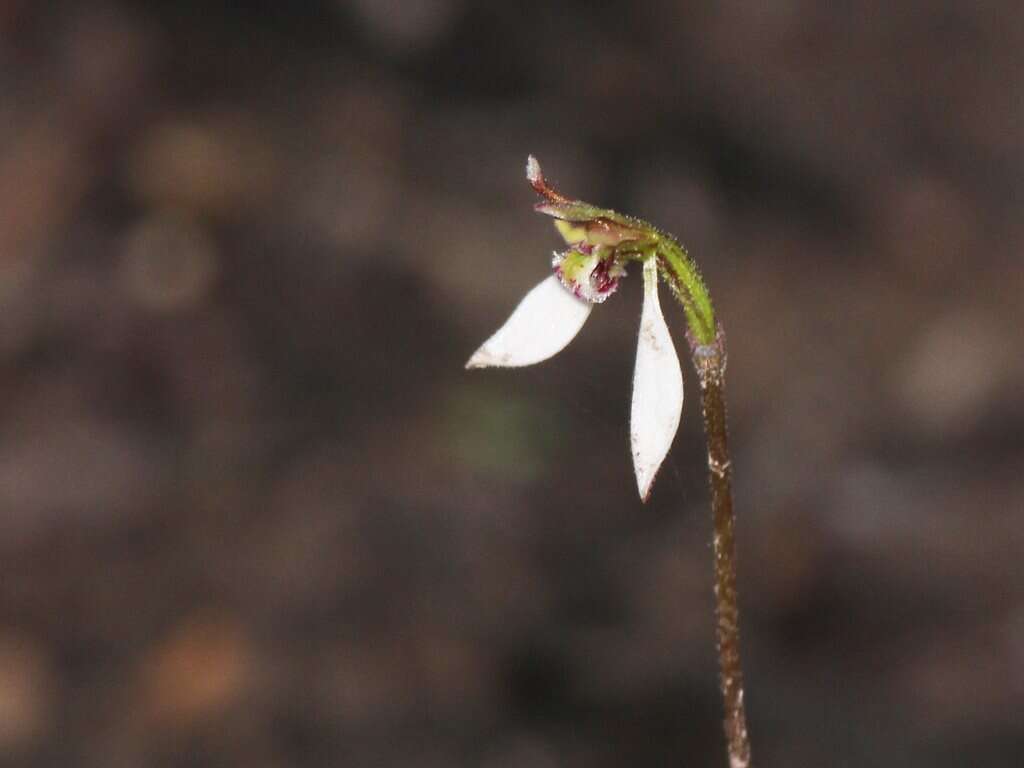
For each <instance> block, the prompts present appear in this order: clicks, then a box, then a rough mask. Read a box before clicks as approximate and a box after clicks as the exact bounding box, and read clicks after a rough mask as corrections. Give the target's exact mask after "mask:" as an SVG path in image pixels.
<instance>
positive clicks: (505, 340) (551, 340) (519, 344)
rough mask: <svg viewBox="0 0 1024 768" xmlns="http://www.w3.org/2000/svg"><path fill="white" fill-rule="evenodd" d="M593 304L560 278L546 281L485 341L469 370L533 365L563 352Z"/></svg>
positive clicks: (472, 358)
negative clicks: (565, 284)
mask: <svg viewBox="0 0 1024 768" xmlns="http://www.w3.org/2000/svg"><path fill="white" fill-rule="evenodd" d="M593 306H594V305H593V304H590V303H589V302H586V301H582V300H580V299H577V298H576V297H575V296H573V295H572V294H571V293H570V292H569V291H568V290H566V289H565V288H564V287H563V286H562V283H561V282H560V281H559V279H558V277H556V276H555V275H551V277H549V278H547V279H546V280H544V281H543V282H542V283H540V285H538V286H537V287H536V288H534V289H533V290H532V291H530V292H529V293H528V294H526V297H525V298H524V299H523V300H522V301H521V302H519V306H518V307H516V308H515V311H514V312H513V313H512V316H511V317H509V319H508V320H506V321H505V324H504V325H503V326H501V328H499V329H498V330H497V331H496V332H495V334H494V335H493V336H491V338H489V339H488V340H487V341H485V342H484V344H483V346H482V347H480V349H478V350H477V351H476V352H475V353H474V354H473V356H472V357H471V358H470V359H469V362H468V363H466V367H467V368H486V367H488V366H492V365H496V366H504V367H507V368H514V367H518V366H522V365H533V364H534V363H539V362H541V361H542V360H547V359H548V358H549V357H551V356H552V355H555V354H557V353H558V352H561V351H562V350H563V349H565V346H566V345H567V344H568V343H569V342H570V341H572V340H573V338H574V337H575V336H576V334H577V333H579V331H580V328H582V327H583V323H584V322H586V320H587V318H588V317H589V316H590V310H591V309H593Z"/></svg>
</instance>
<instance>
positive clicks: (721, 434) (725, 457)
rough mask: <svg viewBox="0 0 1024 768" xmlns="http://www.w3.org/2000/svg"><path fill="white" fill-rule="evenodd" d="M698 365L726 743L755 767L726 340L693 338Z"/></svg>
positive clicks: (735, 765) (735, 758) (739, 766)
mask: <svg viewBox="0 0 1024 768" xmlns="http://www.w3.org/2000/svg"><path fill="white" fill-rule="evenodd" d="M690 347H691V351H692V353H693V363H694V366H695V367H696V369H697V374H698V376H699V377H700V389H701V406H702V410H703V413H704V434H705V436H706V439H707V444H708V475H709V478H710V480H711V510H712V515H713V517H714V523H715V537H714V550H715V618H716V620H717V621H716V635H717V637H716V640H717V645H718V665H719V681H720V684H721V688H722V697H723V699H724V700H725V723H724V725H725V739H726V744H727V747H728V750H729V765H730V768H749V766H750V739H749V737H748V735H747V717H746V712H745V710H744V706H743V669H742V665H741V664H740V608H739V601H738V599H737V594H736V538H735V533H734V529H735V524H736V516H735V514H734V512H733V508H732V460H731V459H730V457H729V442H728V437H727V434H726V422H725V364H726V355H725V336H724V334H723V333H722V330H721V328H719V329H718V335H717V337H716V339H715V342H714V343H713V344H701V343H700V342H699V341H698V340H696V339H693V338H692V337H691V341H690Z"/></svg>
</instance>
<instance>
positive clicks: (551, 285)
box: [466, 155, 750, 768]
mask: <svg viewBox="0 0 1024 768" xmlns="http://www.w3.org/2000/svg"><path fill="white" fill-rule="evenodd" d="M526 178H527V179H529V181H530V184H531V186H532V187H533V188H534V190H535V191H536V192H537V193H538V194H539V195H540V196H541V197H543V198H544V200H543V201H542V202H540V203H538V204H537V205H536V209H537V210H538V211H539V212H541V213H545V214H547V215H548V216H553V217H554V219H555V227H556V228H557V229H558V231H559V233H560V234H561V235H562V237H563V239H564V240H565V242H566V245H567V248H566V250H564V251H562V252H560V253H556V254H555V258H554V260H553V261H552V262H551V265H552V267H553V268H554V272H555V273H554V274H553V275H551V276H550V277H548V278H546V279H545V280H543V281H541V283H540V284H539V285H537V286H536V287H535V288H533V290H531V291H530V292H529V293H527V294H526V296H525V297H524V298H523V300H522V301H521V302H519V306H517V307H516V308H515V310H514V311H513V312H512V315H511V316H510V317H509V319H508V320H506V321H505V324H504V325H503V326H501V328H499V329H498V330H497V331H496V332H495V333H494V335H493V336H491V337H490V338H489V339H488V340H487V341H485V342H484V343H483V346H481V347H480V349H478V350H477V351H476V352H475V353H474V354H473V356H472V357H471V358H470V359H469V362H468V363H466V367H467V368H486V367H490V366H499V367H506V368H511V367H516V366H523V365H533V364H534V363H539V362H541V361H543V360H547V359H548V358H549V357H551V356H552V355H555V354H557V353H558V352H561V351H562V350H563V349H565V347H566V345H567V344H568V343H569V342H570V341H572V340H573V338H575V336H576V334H577V333H579V332H580V329H581V328H583V324H584V323H585V322H586V321H587V318H588V317H590V313H591V311H592V310H593V309H594V305H595V304H601V303H603V302H604V301H605V300H606V299H607V298H608V297H609V296H611V295H612V294H613V293H615V290H616V288H618V286H619V281H620V280H621V279H622V278H623V277H625V275H626V267H627V265H629V264H630V263H632V262H639V263H640V265H641V268H642V271H643V277H644V305H643V310H642V312H641V314H640V334H639V336H638V339H637V345H636V367H635V368H634V370H633V405H632V409H631V412H630V439H631V442H632V448H633V469H634V471H635V472H636V485H637V489H638V490H639V491H640V498H641V499H642V500H643V501H646V500H647V497H648V496H649V495H650V492H651V484H652V483H653V482H654V477H655V475H656V474H657V473H658V468H659V467H660V466H661V463H662V462H663V461H664V460H665V456H666V455H667V454H668V450H669V448H670V447H671V446H672V440H673V439H674V438H675V435H676V430H677V429H678V428H679V417H680V414H681V413H682V409H683V375H682V371H680V369H679V358H678V357H677V356H676V350H675V347H674V346H673V344H672V337H671V336H670V335H669V332H668V326H667V325H665V318H664V317H663V316H662V314H661V304H660V303H659V300H658V278H659V277H660V278H661V279H662V280H664V281H665V282H666V283H668V286H669V288H670V289H671V290H672V293H673V294H674V296H675V298H676V299H677V300H678V301H679V303H680V304H681V305H682V307H683V313H684V314H685V315H686V324H687V334H686V340H687V341H688V342H689V345H690V355H691V359H692V361H693V364H694V367H695V368H696V370H697V376H698V378H699V380H700V391H701V412H702V414H703V417H704V433H705V437H706V441H707V449H708V479H709V484H710V487H711V512H712V518H713V520H714V526H715V535H714V538H713V539H712V548H713V550H714V563H715V569H714V571H715V633H716V640H717V646H718V664H719V684H720V686H721V690H722V698H723V701H724V703H725V717H724V721H723V725H724V728H725V737H726V748H727V750H728V754H729V765H730V766H732V768H749V766H750V738H749V735H748V733H747V720H746V709H745V706H744V693H743V670H742V666H741V664H740V644H739V602H738V598H737V593H736V540H735V534H734V529H735V524H736V515H735V513H734V512H733V506H732V461H731V460H730V458H729V444H728V443H729V441H728V435H727V430H726V423H725V422H726V419H725V365H726V354H725V334H724V333H723V332H722V329H721V328H720V327H719V326H718V325H717V323H716V322H715V313H714V310H713V309H712V306H711V297H710V295H709V294H708V290H707V288H706V287H705V285H704V281H703V280H702V279H701V276H700V272H698V271H697V266H696V265H695V264H694V263H693V261H692V260H691V259H690V257H689V255H687V253H686V251H685V250H683V247H682V246H681V245H679V243H678V242H676V240H675V239H674V238H673V237H671V236H670V235H668V234H666V233H664V232H662V231H660V230H658V229H655V227H653V226H652V225H651V224H648V223H647V222H646V221H642V220H641V219H635V218H633V217H632V216H623V215H622V214H620V213H616V212H615V211H609V210H607V209H604V208H598V207H597V206H594V205H591V204H590V203H584V202H582V201H580V200H570V199H569V198H567V197H565V196H563V195H561V194H559V193H558V192H556V191H555V190H554V189H552V188H551V186H550V185H549V184H548V183H547V181H546V180H545V178H544V174H543V173H542V172H541V169H540V164H539V163H538V162H537V160H536V158H534V157H533V156H532V155H531V156H530V158H529V159H528V160H527V162H526Z"/></svg>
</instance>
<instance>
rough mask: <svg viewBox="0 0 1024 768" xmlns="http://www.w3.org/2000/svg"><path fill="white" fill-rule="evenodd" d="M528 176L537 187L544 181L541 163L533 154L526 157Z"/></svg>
mask: <svg viewBox="0 0 1024 768" xmlns="http://www.w3.org/2000/svg"><path fill="white" fill-rule="evenodd" d="M526 178H527V179H528V180H529V182H530V184H532V185H533V186H535V187H536V186H537V185H538V184H543V183H544V174H543V173H542V172H541V170H540V163H539V162H537V158H536V157H534V156H533V155H528V156H527V158H526Z"/></svg>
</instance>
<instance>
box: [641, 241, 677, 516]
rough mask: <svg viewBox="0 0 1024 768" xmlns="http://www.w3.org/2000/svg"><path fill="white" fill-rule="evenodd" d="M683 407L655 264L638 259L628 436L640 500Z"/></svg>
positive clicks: (645, 492) (663, 453) (652, 479)
mask: <svg viewBox="0 0 1024 768" xmlns="http://www.w3.org/2000/svg"><path fill="white" fill-rule="evenodd" d="M682 410H683V372H682V371H681V370H680V368H679V358H678V357H676V349H675V346H674V345H673V344H672V337H671V336H669V333H668V326H666V325H665V318H664V316H662V314H661V305H660V303H659V302H658V265H657V262H656V260H655V259H653V258H651V259H648V260H647V261H645V262H644V308H643V312H642V314H641V317H640V338H639V341H638V342H637V347H636V368H635V369H634V371H633V407H632V412H631V415H630V440H631V443H632V448H633V469H634V470H635V471H636V484H637V488H638V490H639V491H640V498H641V499H643V500H644V501H647V497H648V496H649V495H650V493H651V484H652V483H653V482H654V476H655V475H656V474H657V473H658V468H659V467H660V466H661V462H662V461H663V460H664V459H665V456H666V455H667V454H668V449H669V448H670V447H671V445H672V439H673V438H674V437H675V435H676V430H677V429H679V417H680V415H681V414H682Z"/></svg>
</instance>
